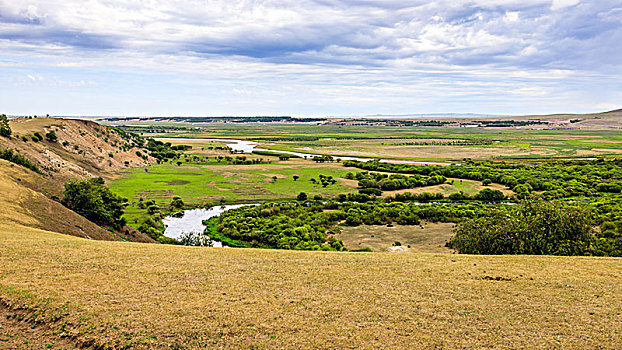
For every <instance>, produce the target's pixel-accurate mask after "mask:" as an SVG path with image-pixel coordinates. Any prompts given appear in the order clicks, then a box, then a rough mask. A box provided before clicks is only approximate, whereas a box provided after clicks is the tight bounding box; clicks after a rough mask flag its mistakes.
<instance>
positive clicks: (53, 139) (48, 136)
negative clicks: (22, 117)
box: [45, 130, 58, 142]
mask: <svg viewBox="0 0 622 350" xmlns="http://www.w3.org/2000/svg"><path fill="white" fill-rule="evenodd" d="M45 139H46V140H48V141H50V142H56V141H58V136H57V135H56V132H55V131H54V130H50V132H48V133H47V134H45Z"/></svg>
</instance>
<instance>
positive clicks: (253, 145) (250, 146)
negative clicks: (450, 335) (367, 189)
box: [157, 137, 450, 165]
mask: <svg viewBox="0 0 622 350" xmlns="http://www.w3.org/2000/svg"><path fill="white" fill-rule="evenodd" d="M157 139H158V140H160V141H197V140H202V141H209V142H220V143H224V144H226V145H227V146H229V148H231V149H232V150H234V151H236V152H242V153H252V152H253V151H267V152H275V153H282V154H290V155H294V156H298V157H301V158H313V157H321V156H323V155H324V154H314V153H302V152H292V151H280V150H272V149H266V148H259V147H257V146H259V143H258V142H255V141H249V140H236V139H197V138H194V139H193V138H183V137H175V138H160V137H159V138H157ZM326 155H330V154H326ZM330 156H332V157H333V158H335V159H341V160H356V161H360V162H366V161H368V160H374V159H376V158H371V157H347V156H335V155H330ZM380 161H381V162H383V163H401V164H419V165H450V163H442V162H421V161H416V160H402V159H380Z"/></svg>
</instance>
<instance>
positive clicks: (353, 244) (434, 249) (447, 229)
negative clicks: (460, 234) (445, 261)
mask: <svg viewBox="0 0 622 350" xmlns="http://www.w3.org/2000/svg"><path fill="white" fill-rule="evenodd" d="M453 227H454V224H452V223H443V222H438V223H433V222H422V223H421V225H420V226H416V225H414V226H403V225H394V226H391V227H386V226H379V225H376V226H368V225H364V226H359V227H344V228H343V229H342V230H341V233H340V234H339V238H340V239H341V240H342V241H343V243H344V245H345V246H346V248H348V250H361V249H365V248H369V249H371V250H372V251H373V252H394V253H444V254H448V253H451V252H452V251H451V249H449V248H447V247H445V243H446V242H447V241H448V240H449V239H450V238H451V237H452V236H453ZM396 242H399V243H400V245H399V246H398V245H396V244H395V243H396Z"/></svg>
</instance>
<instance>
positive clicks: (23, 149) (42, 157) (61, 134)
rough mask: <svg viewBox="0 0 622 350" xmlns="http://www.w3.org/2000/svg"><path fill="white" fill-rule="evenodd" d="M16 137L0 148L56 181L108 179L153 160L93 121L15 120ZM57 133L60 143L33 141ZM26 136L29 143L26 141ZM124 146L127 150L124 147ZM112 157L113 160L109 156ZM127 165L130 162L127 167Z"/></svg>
mask: <svg viewBox="0 0 622 350" xmlns="http://www.w3.org/2000/svg"><path fill="white" fill-rule="evenodd" d="M9 124H10V126H11V129H12V130H13V136H12V137H11V138H10V139H8V138H5V137H0V149H4V148H12V149H14V150H16V151H18V152H19V153H20V154H22V155H24V156H25V157H26V158H28V159H29V160H30V161H32V162H33V163H35V164H36V165H37V166H38V167H39V168H41V170H42V171H43V172H44V173H45V174H46V175H50V177H51V178H52V179H57V181H56V182H58V183H61V184H62V183H64V182H65V181H67V180H69V179H86V178H90V177H93V176H102V177H104V178H105V177H108V176H110V175H112V174H113V173H114V172H116V171H118V170H120V169H124V168H127V167H138V166H143V165H146V164H148V163H150V162H152V161H154V159H153V158H151V157H147V159H146V160H145V159H143V158H141V157H139V156H138V155H137V154H136V151H140V149H139V148H136V147H131V140H128V139H125V138H124V137H123V136H122V135H121V134H119V133H118V132H116V131H115V130H114V129H112V128H109V127H107V126H103V125H99V124H97V123H94V122H92V121H87V120H77V119H59V118H35V119H24V118H20V119H12V120H11V121H10V122H9ZM51 130H54V132H55V133H56V135H58V141H57V142H50V141H47V140H45V139H44V140H43V141H41V142H34V141H32V136H33V135H34V133H35V132H38V133H39V134H41V135H42V136H44V137H45V134H46V133H47V132H49V131H51ZM22 136H25V137H26V138H27V139H28V141H23V140H22ZM124 146H125V148H124ZM110 155H112V157H111V156H110ZM125 162H128V163H127V165H126V163H125Z"/></svg>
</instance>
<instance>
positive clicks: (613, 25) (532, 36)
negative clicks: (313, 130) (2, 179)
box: [0, 0, 622, 108]
mask: <svg viewBox="0 0 622 350" xmlns="http://www.w3.org/2000/svg"><path fill="white" fill-rule="evenodd" d="M575 5H577V6H575ZM616 6H617V7H618V8H616ZM560 9H564V11H556V10H560ZM619 12H620V9H619V6H618V4H617V3H616V1H615V0H602V1H595V0H593V1H588V0H584V1H583V2H581V3H580V4H579V1H577V0H555V1H551V0H473V1H469V2H456V1H451V0H439V1H420V0H408V1H407V0H392V1H358V0H353V1H346V0H321V1H319V0H318V1H314V0H298V1H295V0H282V1H276V0H238V1H231V0H228V1H225V0H210V1H191V0H177V1H173V0H150V1H143V0H90V1H87V2H84V1H83V0H58V1H53V2H52V1H49V0H0V14H1V15H0V66H2V67H3V70H2V72H0V78H7V79H8V78H9V77H11V78H12V79H13V80H12V81H14V82H16V84H22V85H23V84H26V83H29V84H34V83H35V82H36V79H37V76H41V77H44V76H45V78H44V81H45V84H48V85H47V86H56V87H80V86H85V87H86V86H93V87H95V86H96V87H98V88H101V89H105V88H106V87H108V86H111V87H117V89H116V90H119V91H122V90H124V89H126V86H129V85H131V84H128V81H129V82H130V83H131V82H132V78H130V77H135V76H138V77H139V78H138V79H139V80H140V79H144V81H147V83H146V85H149V84H151V86H164V85H165V84H166V83H168V82H173V83H174V84H175V85H176V86H178V87H181V88H179V89H177V90H174V91H185V90H186V89H187V90H189V91H197V95H200V96H203V97H204V96H205V95H206V94H211V95H209V96H214V97H213V98H214V99H218V100H219V102H218V103H223V104H224V103H225V101H236V99H237V100H238V101H240V100H242V99H245V100H244V103H245V104H247V105H250V104H252V101H255V102H257V103H259V102H260V101H264V100H265V101H277V102H275V104H276V105H278V101H281V103H282V104H283V106H289V105H291V103H293V102H292V101H297V100H300V98H299V97H300V96H294V92H292V91H295V93H297V94H303V96H308V98H302V100H304V101H307V100H309V102H305V103H304V104H305V105H311V106H315V108H317V106H318V105H321V104H322V103H324V104H330V103H335V104H336V105H339V104H341V105H347V106H349V107H348V108H352V104H354V103H355V101H361V102H365V104H368V105H370V106H372V105H374V104H378V105H379V104H382V103H383V102H382V101H387V102H386V103H389V102H394V103H402V104H404V105H405V106H416V105H415V104H413V103H412V102H409V101H411V100H413V98H412V96H413V95H415V94H416V96H417V99H416V100H417V101H419V102H420V103H424V102H421V101H428V102H429V103H433V102H434V101H439V100H442V99H443V98H445V99H448V98H450V97H451V98H456V99H461V98H466V97H465V96H476V98H478V99H480V100H481V99H482V97H481V96H485V95H487V94H489V95H496V94H505V95H504V96H506V97H507V98H508V99H516V98H519V97H517V96H520V98H521V99H523V98H531V97H534V96H538V94H537V93H536V92H539V91H547V92H548V93H551V94H556V93H557V96H562V95H563V94H562V93H561V92H560V91H561V90H560V89H562V88H561V87H560V88H556V89H551V88H550V86H549V85H548V84H549V83H550V82H555V83H557V84H559V85H560V86H569V85H572V84H576V86H583V85H581V84H586V83H590V82H594V84H596V82H607V81H611V83H610V84H611V85H612V86H614V87H613V88H614V89H616V87H615V86H618V87H617V89H619V85H615V82H613V81H614V80H615V79H614V78H612V77H614V76H616V74H617V73H619V71H620V68H621V67H622V63H620V62H622V50H621V49H620V48H619V45H618V43H619V41H620V40H622V30H621V27H622V22H620V21H619V19H617V17H616V15H617V14H619ZM24 72H44V73H41V74H39V73H24ZM25 74H29V75H30V76H31V77H32V78H31V77H29V76H26V75H25ZM33 78H34V79H33ZM156 79H162V80H161V81H160V80H158V81H155V80H156ZM152 80H153V81H152ZM7 81H8V80H7ZM547 81H548V82H547ZM39 82H40V83H39V85H44V83H43V81H39ZM165 82H166V83H165ZM573 82H574V83H573ZM95 84H97V85H95ZM534 85H535V86H534ZM362 86H364V87H369V88H370V89H363V88H361V87H362ZM576 86H575V87H576ZM571 88H572V87H568V88H567V89H571ZM161 89H162V90H165V88H161ZM460 89H465V90H460ZM583 90H584V89H583ZM6 92H7V91H0V95H1V94H2V93H6ZM8 93H11V92H10V91H8ZM114 93H115V92H114V91H111V92H110V94H111V95H114ZM377 95H378V96H381V98H378V96H377ZM5 96H8V95H6V94H5ZM119 98H121V97H119ZM188 98H190V97H188ZM310 99H313V101H312V102H311V101H310ZM0 102H5V101H0ZM6 102H10V101H9V99H8V98H7V101H6ZM419 102H418V103H419ZM199 103H200V102H196V104H197V105H198V104H199ZM231 103H233V102H231ZM262 103H264V102H262ZM425 103H427V102H425ZM456 103H458V102H456ZM465 103H466V102H465ZM480 103H484V102H480ZM486 103H489V102H486ZM468 105H470V104H468Z"/></svg>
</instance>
